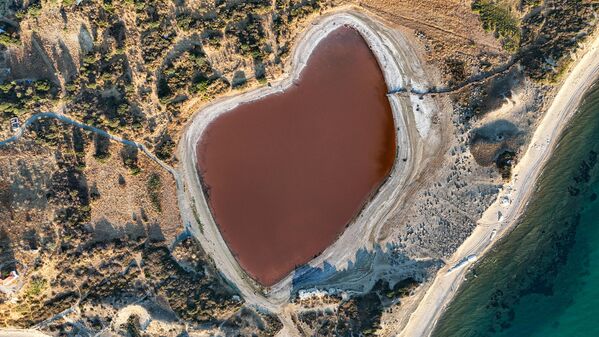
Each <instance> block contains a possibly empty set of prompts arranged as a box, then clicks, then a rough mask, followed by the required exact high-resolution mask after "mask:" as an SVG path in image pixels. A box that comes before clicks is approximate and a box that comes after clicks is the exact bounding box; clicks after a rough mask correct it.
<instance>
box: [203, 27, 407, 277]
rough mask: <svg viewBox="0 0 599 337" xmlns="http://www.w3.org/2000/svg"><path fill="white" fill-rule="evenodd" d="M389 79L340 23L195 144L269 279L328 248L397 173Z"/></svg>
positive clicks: (219, 212) (227, 223)
mask: <svg viewBox="0 0 599 337" xmlns="http://www.w3.org/2000/svg"><path fill="white" fill-rule="evenodd" d="M386 92H387V87H386V85H385V81H384V78H383V75H382V73H381V70H380V68H379V66H378V63H377V61H376V58H375V57H374V55H373V54H372V52H371V51H370V49H369V47H368V45H367V44H366V42H365V41H364V40H363V38H362V37H361V36H360V34H359V33H358V32H357V31H355V30H354V29H352V28H348V27H341V28H338V29H336V30H335V31H333V32H331V33H330V34H328V35H327V36H326V37H325V38H324V39H323V40H322V41H321V42H320V43H319V44H318V46H317V47H316V49H315V50H314V52H313V53H312V55H311V56H310V58H309V60H308V64H307V66H306V67H305V68H304V69H303V71H302V73H301V74H300V79H299V80H298V81H296V83H295V84H294V85H292V86H291V87H290V88H289V89H287V90H286V91H285V92H284V93H281V94H273V95H270V96H267V97H265V98H263V99H260V100H257V101H253V102H250V103H246V104H242V105H240V106H238V107H237V108H235V109H233V110H232V111H230V112H227V113H224V114H223V115H221V116H220V117H218V118H217V119H216V120H215V121H214V122H213V123H212V124H210V125H209V126H208V128H207V130H206V131H205V132H204V134H203V135H202V137H201V140H200V141H199V143H198V146H197V154H198V165H199V168H198V170H199V172H200V176H201V177H202V183H203V185H204V188H205V191H207V193H208V203H209V206H210V208H211V211H212V214H213V216H214V218H215V220H216V222H217V224H218V226H219V229H220V231H221V233H222V235H223V237H224V239H225V241H226V242H227V244H228V246H229V248H230V249H231V251H232V252H233V254H234V255H235V257H236V258H237V260H238V261H239V263H240V264H241V266H242V267H243V268H244V269H245V270H246V271H247V272H248V273H249V274H250V275H251V276H252V277H253V278H254V279H256V280H257V281H258V282H260V283H261V284H263V285H266V286H270V285H272V284H274V283H276V282H277V281H279V280H280V279H282V278H283V277H285V276H286V275H287V274H288V273H289V272H290V271H292V270H293V269H294V268H295V267H296V266H298V265H301V264H304V263H306V262H308V261H310V260H311V259H312V258H314V257H315V256H316V255H318V254H319V253H320V252H322V251H323V250H324V249H325V248H326V247H327V246H329V245H330V244H332V243H333V242H334V241H335V239H336V238H337V237H338V236H339V235H340V234H341V233H342V232H343V230H344V228H345V227H346V225H347V224H349V223H350V222H351V221H352V219H353V217H354V216H356V215H357V214H358V212H359V211H360V209H361V208H362V207H363V206H364V204H365V202H366V201H367V200H368V198H369V197H371V196H372V194H373V193H374V192H375V191H376V189H377V188H378V187H379V186H380V184H381V183H382V182H383V181H384V180H385V178H386V177H387V175H388V174H389V172H390V170H391V168H392V166H393V162H394V159H395V153H396V147H395V146H396V145H395V143H396V140H395V132H394V124H393V117H392V113H391V107H390V105H389V101H388V99H387V97H386Z"/></svg>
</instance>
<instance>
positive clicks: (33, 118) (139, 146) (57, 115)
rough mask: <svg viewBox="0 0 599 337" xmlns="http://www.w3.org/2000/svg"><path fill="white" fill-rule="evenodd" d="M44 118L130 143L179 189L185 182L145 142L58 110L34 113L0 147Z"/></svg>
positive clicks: (8, 143) (129, 144)
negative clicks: (171, 179)
mask: <svg viewBox="0 0 599 337" xmlns="http://www.w3.org/2000/svg"><path fill="white" fill-rule="evenodd" d="M43 118H53V119H57V120H59V121H61V122H64V123H67V124H71V125H73V126H76V127H79V128H81V129H84V130H87V131H91V132H93V133H95V134H98V135H101V136H104V137H106V138H109V139H111V140H114V141H116V142H119V143H122V144H125V145H128V146H132V147H135V148H137V149H139V150H141V151H142V152H143V153H145V154H146V156H148V157H149V158H150V159H152V160H153V161H154V162H155V163H157V164H158V165H160V166H161V167H162V168H163V169H165V170H167V171H168V172H169V173H170V174H172V175H173V177H174V178H175V181H176V182H177V189H179V188H182V186H183V184H182V183H181V179H180V178H179V173H177V171H176V170H175V169H174V168H172V167H171V166H169V165H168V164H166V163H165V162H163V161H162V160H160V159H158V157H156V156H155V155H154V154H153V153H152V152H150V150H149V149H148V148H147V147H146V146H145V145H143V144H140V143H138V142H135V141H132V140H129V139H125V138H122V137H119V136H115V135H113V134H110V133H108V132H106V131H104V130H102V129H99V128H97V127H95V126H91V125H87V124H84V123H81V122H79V121H76V120H74V119H72V118H70V117H67V116H66V115H63V114H61V113H56V112H40V113H37V114H34V115H33V116H31V117H29V118H28V119H27V120H26V121H25V122H24V123H23V125H22V126H21V128H19V130H18V131H17V133H16V134H15V135H14V136H12V137H10V138H8V139H5V140H3V141H0V147H3V146H8V145H10V144H11V143H14V142H16V141H18V140H19V139H20V138H21V137H22V136H23V135H24V134H25V131H26V130H27V128H28V127H29V126H31V124H33V122H35V121H37V120H39V119H43Z"/></svg>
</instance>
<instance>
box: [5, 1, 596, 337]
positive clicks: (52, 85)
mask: <svg viewBox="0 0 599 337" xmlns="http://www.w3.org/2000/svg"><path fill="white" fill-rule="evenodd" d="M598 14H599V4H598V3H597V2H596V1H591V0H580V1H574V0H567V1H556V0H541V1H532V0H522V1H511V0H474V1H457V0H446V1H437V0H432V1H421V2H416V1H404V0H400V1H387V0H362V1H323V0H301V1H298V0H274V1H263V0H250V1H236V0H216V1H195V0H174V1H154V0H149V1H141V0H122V1H121V0H76V1H75V0H62V1H61V0H30V1H28V0H14V1H4V2H0V336H4V335H7V336H10V335H14V334H23V335H32V334H33V333H35V334H45V335H51V336H95V335H102V336H185V335H188V336H208V335H217V336H220V335H223V336H251V335H256V336H275V335H279V336H371V335H379V336H395V335H398V334H402V335H403V336H406V337H407V336H426V335H427V334H428V333H430V329H431V328H432V325H433V324H434V321H435V319H436V318H438V315H439V313H440V311H441V310H442V309H443V307H444V305H446V303H447V301H449V299H450V298H451V295H452V294H453V293H454V292H455V288H453V286H457V285H459V283H460V282H461V279H463V275H464V272H465V270H466V268H464V269H459V268H461V267H462V266H464V265H466V264H467V263H469V262H471V261H470V260H468V257H471V256H479V255H480V254H482V253H484V251H486V249H488V247H489V246H490V244H491V243H492V242H495V241H496V240H497V239H498V238H499V237H501V235H502V234H503V233H504V232H506V231H507V230H509V228H510V226H511V225H512V224H513V222H514V221H516V220H517V217H518V216H519V214H520V213H521V212H522V209H523V208H524V205H525V204H526V201H527V197H528V195H529V194H530V190H531V189H532V187H531V186H533V185H534V181H535V179H536V177H537V176H538V174H539V171H540V169H541V168H542V165H543V163H544V161H545V160H546V158H547V157H548V155H549V154H550V152H551V149H552V148H553V147H554V146H555V142H556V140H557V137H558V136H559V130H561V128H563V127H564V125H565V123H566V122H567V120H568V118H569V117H570V116H571V115H572V113H573V112H574V109H575V108H576V105H577V103H578V102H579V100H580V97H581V95H582V94H583V93H584V91H585V90H586V88H588V86H589V85H590V84H591V83H592V82H593V81H595V80H596V78H597V73H598V71H599V66H598V65H597V64H596V63H597V61H596V60H597V59H599V58H597V57H595V56H596V53H597V41H598V40H597V33H596V24H597V15H598ZM338 25H348V26H350V27H352V28H354V29H356V30H357V31H358V32H359V33H360V34H361V35H362V37H363V38H364V39H365V41H366V42H367V43H368V45H369V46H370V48H371V50H372V52H373V54H374V56H375V57H376V58H377V61H378V64H379V66H380V68H381V71H382V73H383V75H384V77H385V82H386V85H387V88H388V92H387V96H388V98H389V103H390V105H391V108H392V111H393V119H394V123H395V126H396V128H397V131H396V132H397V134H396V136H397V139H396V141H397V145H398V153H397V156H396V159H395V162H394V166H393V169H392V170H391V173H390V174H389V176H388V177H387V179H386V181H385V182H384V183H383V184H382V185H381V187H380V188H379V190H378V191H377V193H376V194H375V195H374V196H373V197H372V198H370V199H369V200H368V202H367V203H366V205H365V206H364V208H363V209H362V211H361V212H360V214H358V215H357V216H356V217H355V218H354V219H353V220H352V222H351V223H349V224H348V226H347V228H346V230H345V231H344V232H343V233H342V234H341V235H340V236H339V237H338V238H337V240H336V241H335V242H334V243H333V244H332V245H330V246H329V247H328V248H327V249H325V250H324V251H323V252H322V253H320V254H317V256H315V257H314V259H313V260H312V261H310V262H309V263H307V264H305V265H302V266H297V268H296V269H295V270H294V271H293V272H291V273H290V274H289V275H287V276H286V277H285V278H283V279H281V280H280V281H278V282H277V283H276V284H274V285H272V286H270V287H265V286H263V285H261V284H259V283H258V282H256V281H255V280H253V279H252V278H251V277H250V276H249V275H248V274H247V273H246V272H245V271H244V270H243V268H241V267H240V265H239V263H238V262H237V260H236V258H235V257H234V256H233V254H232V252H231V251H230V250H229V247H228V246H227V243H226V242H225V240H224V239H223V237H222V236H221V233H220V231H219V227H218V225H217V223H216V221H215V219H214V216H213V214H212V213H211V210H210V207H209V206H208V203H207V201H206V194H205V190H204V189H203V188H202V186H201V183H200V181H199V177H198V174H197V158H196V147H195V146H196V144H197V141H198V139H199V138H200V136H201V135H202V132H203V131H204V130H205V129H206V127H207V125H209V124H210V122H211V121H212V120H213V119H214V118H216V117H218V116H219V115H221V114H226V113H227V111H229V110H231V109H232V108H234V107H235V106H236V105H237V104H240V103H243V102H247V101H252V100H256V99H258V98H260V97H264V96H265V95H269V94H272V93H278V92H282V91H284V90H285V89H286V88H287V87H289V86H290V85H292V84H293V81H294V79H297V77H298V76H299V75H300V73H301V69H302V68H303V67H304V65H305V64H306V62H308V59H309V56H310V53H311V52H312V50H313V49H314V48H315V46H316V45H317V43H318V41H320V40H321V39H322V38H323V37H324V36H326V35H327V34H328V33H329V32H330V31H332V30H333V29H334V27H337V26H338ZM573 69H574V70H573ZM560 89H561V91H560ZM464 261H466V262H464ZM462 262H463V263H462ZM456 266H458V267H459V268H458V269H459V271H458V272H454V271H453V269H452V272H451V273H447V271H448V270H449V269H451V268H454V267H456ZM422 299H424V300H422ZM27 329H30V330H27ZM32 331H35V332H32Z"/></svg>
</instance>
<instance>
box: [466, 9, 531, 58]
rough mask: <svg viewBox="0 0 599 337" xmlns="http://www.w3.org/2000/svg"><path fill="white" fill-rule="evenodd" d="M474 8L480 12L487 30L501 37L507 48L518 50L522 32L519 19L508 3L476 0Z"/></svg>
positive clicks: (504, 46)
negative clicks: (513, 13)
mask: <svg viewBox="0 0 599 337" xmlns="http://www.w3.org/2000/svg"><path fill="white" fill-rule="evenodd" d="M472 10H473V11H474V12H476V13H478V15H479V16H480V20H481V22H482V24H483V28H484V29H485V30H486V31H492V32H495V34H497V35H498V36H499V37H500V38H501V40H502V44H503V48H505V50H507V51H510V52H515V51H517V50H518V48H519V47H520V38H521V34H522V33H521V31H520V25H519V21H518V19H517V18H516V17H514V16H513V15H512V12H511V10H510V8H509V7H508V6H507V5H505V4H502V3H500V2H497V1H493V0H475V1H473V2H472Z"/></svg>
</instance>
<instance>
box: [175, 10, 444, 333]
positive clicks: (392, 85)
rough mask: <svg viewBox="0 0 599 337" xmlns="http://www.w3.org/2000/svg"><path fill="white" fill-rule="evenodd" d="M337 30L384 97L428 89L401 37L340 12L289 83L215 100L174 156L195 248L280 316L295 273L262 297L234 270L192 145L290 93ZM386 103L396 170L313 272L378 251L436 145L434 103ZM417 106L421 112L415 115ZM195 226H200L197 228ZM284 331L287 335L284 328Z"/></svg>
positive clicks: (293, 68)
mask: <svg viewBox="0 0 599 337" xmlns="http://www.w3.org/2000/svg"><path fill="white" fill-rule="evenodd" d="M342 25H346V26H349V27H352V28H354V29H355V30H357V31H358V32H360V34H361V35H362V37H363V38H364V39H365V40H366V42H367V43H368V44H369V46H370V48H371V50H372V52H373V53H374V55H375V56H376V58H377V61H378V63H379V66H380V68H381V71H382V72H383V75H384V77H385V81H386V84H387V87H388V91H389V92H398V91H403V90H411V89H412V88H414V89H417V90H425V89H426V88H427V86H428V81H427V76H426V74H425V72H424V70H423V67H422V65H421V62H420V59H419V57H418V54H417V52H416V51H415V49H414V47H413V46H411V45H410V43H409V42H408V40H407V39H406V38H405V37H404V36H403V35H402V34H401V33H399V32H398V31H395V30H391V29H388V28H386V27H385V26H384V25H383V24H381V23H380V22H378V21H375V20H373V19H371V18H369V17H368V16H366V15H365V14H362V13H360V12H357V11H354V10H347V9H344V10H340V11H336V12H333V13H329V14H327V15H323V16H322V17H320V18H318V19H317V20H316V21H315V22H313V23H312V24H311V25H309V26H308V27H307V29H306V31H304V32H303V33H302V34H300V36H299V40H298V41H297V43H296V46H295V48H294V50H293V51H292V58H291V60H290V64H288V66H287V68H288V71H287V74H289V75H287V77H284V78H282V79H280V80H278V81H275V82H271V83H270V84H271V85H270V86H269V87H264V88H259V89H256V90H252V91H249V92H245V93H242V94H240V95H237V96H233V97H225V98H222V99H219V100H217V101H214V102H212V103H211V104H210V105H208V106H206V107H205V108H203V109H202V110H201V111H199V112H197V113H196V115H195V116H194V117H193V119H192V121H191V122H190V123H189V124H188V125H187V127H186V128H185V130H184V134H183V136H182V141H181V142H180V145H179V149H178V151H179V158H180V160H181V166H180V168H179V170H180V173H181V175H182V177H183V180H184V184H185V187H186V188H185V193H184V195H180V196H179V197H180V198H183V200H180V208H181V211H182V215H183V217H184V218H185V219H186V220H185V222H186V223H187V226H188V228H189V229H190V230H191V232H192V233H193V234H194V235H195V236H196V237H197V238H198V239H199V240H200V242H201V243H202V246H203V247H204V249H205V250H206V251H207V252H208V254H209V255H210V256H211V257H212V258H213V259H214V261H215V263H216V265H217V266H218V267H219V270H220V271H221V272H222V273H223V274H224V275H225V276H226V277H227V278H228V279H229V280H230V281H231V282H232V283H234V284H235V285H236V286H237V287H238V289H239V290H240V291H241V293H242V294H243V295H244V298H245V299H246V301H248V302H249V303H250V304H254V305H258V306H261V307H263V308H266V309H269V310H272V311H275V312H281V311H282V308H283V307H284V305H285V304H286V303H287V302H288V301H289V297H290V295H291V292H292V287H293V279H294V277H297V276H298V275H294V273H293V272H292V273H291V274H290V275H288V276H287V277H285V278H284V279H282V280H281V281H279V282H278V283H277V284H275V285H273V286H272V287H270V288H268V289H264V288H263V287H261V286H260V285H258V284H256V283H255V282H254V281H253V280H251V279H250V278H249V277H248V276H247V274H246V273H245V271H243V269H242V268H241V267H240V266H239V264H238V263H237V261H236V259H235V258H234V256H233V255H232V254H231V252H230V250H229V248H228V247H227V245H226V243H225V241H224V239H223V238H222V236H221V234H220V232H219V230H218V228H217V226H216V224H215V222H214V219H213V217H212V214H211V213H210V210H209V207H208V204H207V202H206V198H205V195H204V193H203V191H202V187H201V184H200V181H199V178H198V175H197V169H196V167H197V158H196V144H197V141H198V139H199V138H200V136H201V134H202V132H203V131H204V130H205V129H206V128H207V126H208V125H209V124H210V123H211V122H212V121H213V120H214V119H215V118H217V117H218V116H219V115H221V114H223V113H226V112H227V111H230V110H231V109H233V108H235V107H236V106H238V105H239V104H241V103H243V102H249V101H252V100H256V99H259V98H262V97H265V96H267V95H269V94H272V93H277V92H282V91H284V90H285V89H286V88H287V87H289V86H290V85H291V84H292V83H293V81H294V80H295V79H297V78H298V76H299V74H300V72H301V70H302V69H303V67H304V66H305V64H306V62H307V60H308V57H309V56H310V54H311V52H312V50H313V49H314V48H315V47H316V45H317V44H318V43H319V42H320V41H321V40H322V38H324V37H325V36H326V35H327V34H328V33H329V32H331V31H333V30H335V29H336V28H338V27H339V26H342ZM410 96H412V97H410ZM413 96H416V97H413ZM388 97H389V101H390V104H391V107H392V112H393V118H394V123H395V126H396V128H397V137H396V138H397V146H398V154H397V157H396V162H395V164H394V168H393V170H392V172H391V174H390V176H389V178H388V179H387V181H386V182H385V183H384V184H383V185H382V186H381V188H380V189H379V191H378V193H377V194H376V195H375V196H374V197H373V198H372V199H371V200H370V201H369V202H368V204H367V205H366V206H365V207H364V209H363V210H362V211H361V213H360V214H359V216H358V217H357V218H355V220H354V221H353V222H352V223H351V224H350V225H349V227H348V228H347V229H346V230H345V232H344V233H343V234H342V235H341V236H340V237H339V238H338V239H337V241H336V242H335V243H334V244H333V245H331V246H329V247H328V248H327V249H326V250H325V251H324V252H323V253H322V254H320V255H319V256H318V257H317V258H315V259H314V260H312V261H311V262H310V266H312V267H315V268H318V267H322V266H323V265H324V264H325V262H326V264H327V265H329V266H333V267H334V268H336V269H338V270H340V269H344V268H346V267H347V264H348V262H351V260H352V258H353V257H354V255H355V253H356V252H357V251H358V250H359V249H363V248H366V249H370V248H371V247H372V246H373V245H375V244H376V243H377V242H375V241H376V240H375V239H374V238H375V237H377V233H378V231H379V230H380V227H381V226H382V225H383V224H384V223H385V221H386V220H387V218H388V217H389V216H390V214H391V212H392V211H393V210H394V209H396V208H397V206H398V203H399V202H400V200H401V198H400V196H401V195H402V194H403V193H404V188H405V186H406V182H408V181H409V180H410V179H412V178H413V177H414V175H415V172H417V171H419V170H420V168H419V167H418V164H419V163H420V162H421V158H422V156H423V154H424V153H425V152H424V151H423V148H424V147H425V145H430V146H433V147H434V146H437V144H438V143H439V134H438V133H437V132H435V130H432V129H431V126H430V125H431V122H430V118H431V114H432V112H433V111H435V110H436V109H437V103H436V102H435V101H434V100H433V99H428V98H427V99H425V100H423V101H420V102H419V103H418V104H414V102H415V100H417V99H418V98H417V95H408V94H401V95H399V94H389V95H388ZM417 105H418V106H419V107H420V108H417V107H416V106H417ZM197 220H199V222H201V227H200V225H199V224H198V222H197ZM371 272H372V271H371ZM367 273H368V272H367ZM342 282H352V283H363V284H364V287H369V286H372V284H370V283H373V282H374V281H373V280H372V279H370V278H369V277H368V275H362V277H360V278H356V279H351V280H344V281H342ZM323 286H327V285H324V284H323ZM328 286H331V287H334V285H328ZM282 319H283V321H284V322H283V323H286V322H285V317H282ZM284 325H285V327H286V328H287V327H288V324H284Z"/></svg>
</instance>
